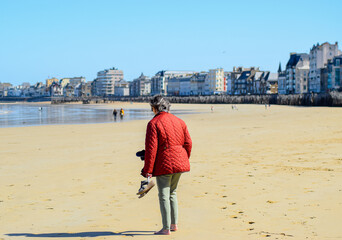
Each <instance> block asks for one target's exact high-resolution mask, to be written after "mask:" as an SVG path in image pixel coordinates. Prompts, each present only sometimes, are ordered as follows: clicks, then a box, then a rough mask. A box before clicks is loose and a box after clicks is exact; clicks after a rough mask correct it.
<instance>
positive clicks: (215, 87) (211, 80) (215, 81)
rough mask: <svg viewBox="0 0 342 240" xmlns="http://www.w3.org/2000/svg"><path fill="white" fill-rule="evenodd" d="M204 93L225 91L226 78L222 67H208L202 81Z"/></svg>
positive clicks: (210, 93)
mask: <svg viewBox="0 0 342 240" xmlns="http://www.w3.org/2000/svg"><path fill="white" fill-rule="evenodd" d="M204 91H205V95H212V94H222V93H226V91H227V88H226V79H225V74H224V71H223V68H216V69H209V73H208V75H207V77H206V78H205V83H204Z"/></svg>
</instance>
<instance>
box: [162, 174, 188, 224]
mask: <svg viewBox="0 0 342 240" xmlns="http://www.w3.org/2000/svg"><path fill="white" fill-rule="evenodd" d="M181 174H182V173H174V174H168V175H161V176H157V185H158V192H159V194H158V196H159V205H160V212H161V215H162V221H163V229H167V230H170V225H171V224H177V221H178V202H177V193H176V189H177V185H178V181H179V178H180V176H181Z"/></svg>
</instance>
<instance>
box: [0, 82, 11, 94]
mask: <svg viewBox="0 0 342 240" xmlns="http://www.w3.org/2000/svg"><path fill="white" fill-rule="evenodd" d="M11 87H12V84H10V83H1V82H0V97H7V95H8V94H7V93H8V89H9V88H11Z"/></svg>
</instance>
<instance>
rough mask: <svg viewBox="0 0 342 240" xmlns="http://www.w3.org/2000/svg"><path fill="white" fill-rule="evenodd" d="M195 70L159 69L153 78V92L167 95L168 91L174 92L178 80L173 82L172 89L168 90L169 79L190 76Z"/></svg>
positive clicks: (153, 93)
mask: <svg viewBox="0 0 342 240" xmlns="http://www.w3.org/2000/svg"><path fill="white" fill-rule="evenodd" d="M194 73H195V72H194V71H164V70H163V71H159V72H157V73H156V75H155V76H153V77H152V78H151V94H152V95H156V94H162V95H167V93H168V91H169V92H170V91H171V92H172V91H173V92H174V91H175V90H172V89H175V86H174V85H177V82H174V83H172V86H171V88H170V90H168V84H169V80H170V79H172V78H177V77H189V76H192V75H193V74H194Z"/></svg>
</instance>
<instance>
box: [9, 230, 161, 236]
mask: <svg viewBox="0 0 342 240" xmlns="http://www.w3.org/2000/svg"><path fill="white" fill-rule="evenodd" d="M6 235H7V236H10V237H19V236H21V237H42V238H67V237H100V236H130V237H133V236H139V235H140V236H144V235H146V236H149V235H154V231H124V232H79V233H38V234H34V233H9V234H6Z"/></svg>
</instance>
